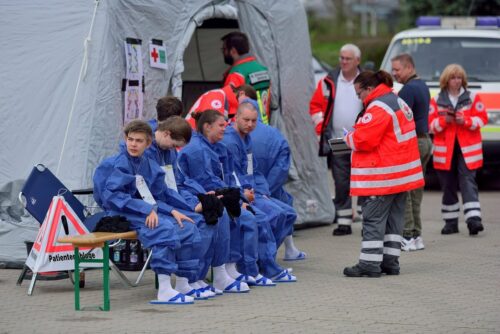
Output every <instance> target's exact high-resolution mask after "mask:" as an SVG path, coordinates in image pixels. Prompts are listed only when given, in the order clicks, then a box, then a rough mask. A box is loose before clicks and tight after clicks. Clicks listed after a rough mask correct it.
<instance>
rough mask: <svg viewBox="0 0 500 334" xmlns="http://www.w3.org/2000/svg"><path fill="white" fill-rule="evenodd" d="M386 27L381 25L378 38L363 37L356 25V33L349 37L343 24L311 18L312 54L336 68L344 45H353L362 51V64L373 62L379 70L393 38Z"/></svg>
mask: <svg viewBox="0 0 500 334" xmlns="http://www.w3.org/2000/svg"><path fill="white" fill-rule="evenodd" d="M384 27H385V26H384V24H383V22H382V23H380V24H379V30H380V34H379V35H378V36H376V37H363V36H360V34H359V32H356V29H358V30H359V26H356V24H355V26H354V30H355V31H354V32H353V33H352V35H351V36H349V35H348V34H347V33H346V31H345V25H344V24H342V23H335V20H325V19H316V18H312V17H309V32H310V38H311V48H312V52H313V54H314V55H315V56H316V57H317V58H319V59H321V60H323V61H324V62H326V63H328V64H330V65H332V66H333V67H335V66H336V65H337V64H338V58H339V50H340V48H341V47H342V45H344V44H347V43H353V44H356V45H357V46H358V47H359V48H360V49H361V55H362V56H361V58H362V59H361V64H363V63H365V62H366V61H372V62H374V63H375V68H379V67H380V63H381V62H382V58H383V57H384V54H385V51H386V49H387V47H388V46H389V42H390V41H391V38H392V33H389V32H388V31H387V29H386V28H384Z"/></svg>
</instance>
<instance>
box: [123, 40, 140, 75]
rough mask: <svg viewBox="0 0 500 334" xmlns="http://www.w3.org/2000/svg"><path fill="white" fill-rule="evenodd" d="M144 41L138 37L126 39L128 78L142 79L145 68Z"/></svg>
mask: <svg viewBox="0 0 500 334" xmlns="http://www.w3.org/2000/svg"><path fill="white" fill-rule="evenodd" d="M141 44H142V41H141V40H140V39H137V38H130V37H129V38H127V39H126V40H125V58H126V63H127V72H126V76H125V78H126V79H128V80H139V81H140V80H142V76H143V75H144V70H143V67H142V49H141V47H142V46H141Z"/></svg>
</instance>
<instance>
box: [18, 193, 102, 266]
mask: <svg viewBox="0 0 500 334" xmlns="http://www.w3.org/2000/svg"><path fill="white" fill-rule="evenodd" d="M87 233H89V231H88V230H87V228H86V227H85V225H83V223H82V222H81V221H80V219H79V218H78V215H77V214H76V213H75V212H74V211H73V209H72V208H71V207H70V206H69V205H68V203H67V202H66V201H65V200H64V197H62V196H54V198H53V199H52V202H51V203H50V206H49V210H48V211H47V215H46V216H45V219H44V221H43V223H42V226H40V230H39V231H38V234H37V236H36V239H35V242H34V244H33V248H32V250H31V252H30V254H29V256H28V258H27V259H26V265H28V267H30V269H31V270H32V271H33V272H35V273H37V272H43V271H60V270H61V271H62V270H74V262H73V257H74V251H73V247H72V246H71V245H70V244H61V243H58V242H57V239H58V238H59V237H62V236H68V235H80V234H87ZM79 250H80V256H81V257H83V256H85V257H86V258H89V259H102V250H101V249H100V248H97V249H90V248H80V249H79ZM86 266H87V267H100V266H102V265H100V264H98V263H95V264H94V263H92V264H89V265H87V264H86Z"/></svg>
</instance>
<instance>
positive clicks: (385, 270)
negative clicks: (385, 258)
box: [380, 266, 399, 275]
mask: <svg viewBox="0 0 500 334" xmlns="http://www.w3.org/2000/svg"><path fill="white" fill-rule="evenodd" d="M380 269H381V270H382V274H386V275H399V269H396V268H387V267H384V266H380Z"/></svg>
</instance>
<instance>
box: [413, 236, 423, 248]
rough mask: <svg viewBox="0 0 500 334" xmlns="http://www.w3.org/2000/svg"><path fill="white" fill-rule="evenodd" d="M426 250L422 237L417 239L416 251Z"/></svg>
mask: <svg viewBox="0 0 500 334" xmlns="http://www.w3.org/2000/svg"><path fill="white" fill-rule="evenodd" d="M424 248H425V245H424V240H423V239H422V237H417V238H416V239H415V250H422V249H424Z"/></svg>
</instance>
